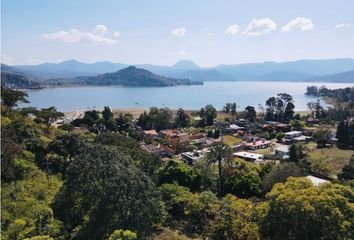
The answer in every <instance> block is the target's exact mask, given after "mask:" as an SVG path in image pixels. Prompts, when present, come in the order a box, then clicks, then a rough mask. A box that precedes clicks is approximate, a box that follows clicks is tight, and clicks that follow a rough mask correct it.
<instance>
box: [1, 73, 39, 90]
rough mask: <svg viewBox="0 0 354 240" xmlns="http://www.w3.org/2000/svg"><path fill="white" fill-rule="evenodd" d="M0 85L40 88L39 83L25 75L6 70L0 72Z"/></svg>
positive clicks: (18, 87)
mask: <svg viewBox="0 0 354 240" xmlns="http://www.w3.org/2000/svg"><path fill="white" fill-rule="evenodd" d="M1 86H2V87H6V88H15V89H16V88H17V89H38V88H42V87H41V85H40V84H39V83H37V82H35V81H32V80H29V79H28V78H27V77H26V76H23V75H19V74H15V73H7V72H1Z"/></svg>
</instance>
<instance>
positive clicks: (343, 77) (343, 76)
mask: <svg viewBox="0 0 354 240" xmlns="http://www.w3.org/2000/svg"><path fill="white" fill-rule="evenodd" d="M309 81H311V82H341V83H354V71H348V72H343V73H338V74H331V75H324V76H319V77H315V78H312V79H310V80H309Z"/></svg>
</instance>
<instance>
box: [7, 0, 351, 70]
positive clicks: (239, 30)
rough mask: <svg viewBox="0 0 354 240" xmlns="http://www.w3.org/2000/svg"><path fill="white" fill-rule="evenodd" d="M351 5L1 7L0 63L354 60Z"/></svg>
mask: <svg viewBox="0 0 354 240" xmlns="http://www.w3.org/2000/svg"><path fill="white" fill-rule="evenodd" d="M353 12H354V1H353V0H247V1H244V0H242V1H239V0H200V1H197V0H169V1H166V0H154V1H151V0H125V1H123V0H95V1H94V0H51V1H48V0H31V1H28V0H2V1H1V62H2V63H6V64H10V65H15V64H40V63H44V62H60V61H65V60H69V59H76V60H78V61H82V62H98V61H111V62H117V63H118V62H120V63H126V64H139V63H149V64H159V65H173V64H174V63H176V62H177V61H178V60H180V59H188V60H191V61H193V62H195V63H197V64H198V65H200V66H205V67H207V66H215V65H218V64H237V63H246V62H263V61H277V62H280V61H292V60H298V59H329V58H354V14H353Z"/></svg>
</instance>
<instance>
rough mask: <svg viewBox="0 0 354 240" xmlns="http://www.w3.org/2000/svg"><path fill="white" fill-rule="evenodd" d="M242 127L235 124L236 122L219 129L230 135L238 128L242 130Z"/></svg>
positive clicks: (222, 132)
mask: <svg viewBox="0 0 354 240" xmlns="http://www.w3.org/2000/svg"><path fill="white" fill-rule="evenodd" d="M244 129H245V128H244V127H240V126H237V125H236V124H231V125H230V126H229V127H226V128H223V129H221V134H224V135H231V134H235V133H237V131H238V130H244Z"/></svg>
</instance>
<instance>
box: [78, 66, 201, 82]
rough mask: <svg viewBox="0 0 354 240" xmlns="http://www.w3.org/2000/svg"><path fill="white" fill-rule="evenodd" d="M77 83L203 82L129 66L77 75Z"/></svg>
mask: <svg viewBox="0 0 354 240" xmlns="http://www.w3.org/2000/svg"><path fill="white" fill-rule="evenodd" d="M73 82H74V83H77V84H88V85H121V86H132V87H168V86H175V85H192V84H202V83H201V82H191V81H189V80H188V79H177V78H171V77H164V76H160V75H156V74H154V73H152V72H150V71H147V70H145V69H142V68H136V67H134V66H129V67H127V68H124V69H121V70H119V71H117V72H113V73H106V74H101V75H97V76H94V77H76V78H74V80H73Z"/></svg>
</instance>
